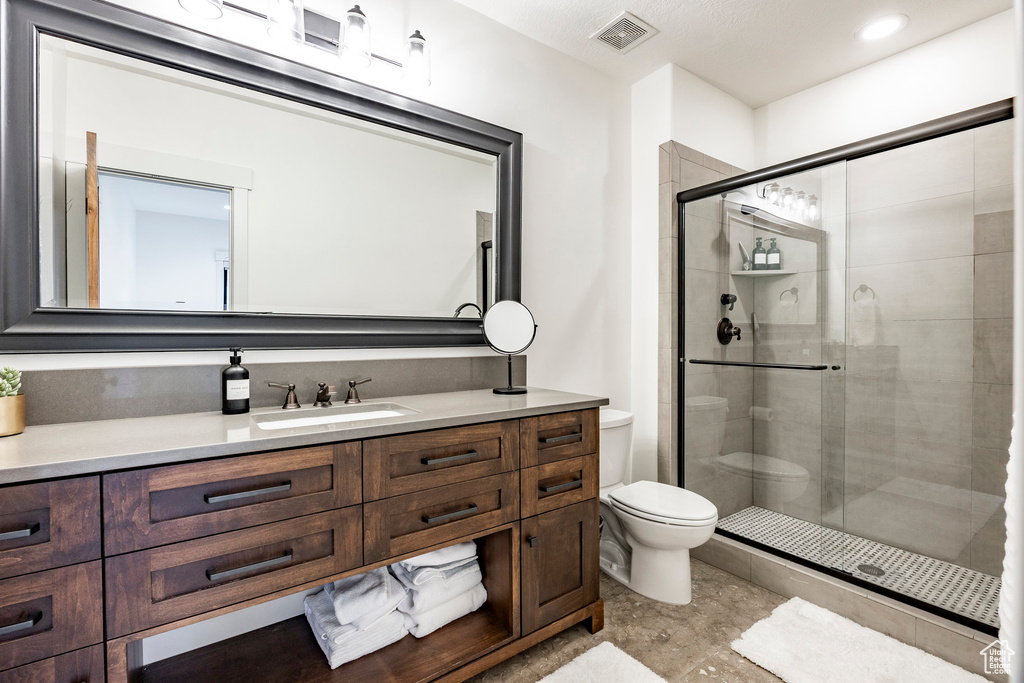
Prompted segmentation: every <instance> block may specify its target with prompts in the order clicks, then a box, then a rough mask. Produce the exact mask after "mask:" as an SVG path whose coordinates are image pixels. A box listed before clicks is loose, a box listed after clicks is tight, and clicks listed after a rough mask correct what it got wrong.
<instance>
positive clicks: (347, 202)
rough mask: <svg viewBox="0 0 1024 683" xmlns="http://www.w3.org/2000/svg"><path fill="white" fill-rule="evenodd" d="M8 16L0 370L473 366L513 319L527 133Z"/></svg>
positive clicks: (244, 60) (158, 43)
mask: <svg viewBox="0 0 1024 683" xmlns="http://www.w3.org/2000/svg"><path fill="white" fill-rule="evenodd" d="M0 2H2V6H3V12H4V21H5V24H6V32H5V34H4V36H3V38H2V40H3V41H4V45H3V46H2V48H3V54H4V56H5V59H4V62H3V65H2V68H3V77H4V79H5V81H4V82H5V84H6V87H5V88H4V92H3V94H2V106H3V114H4V115H3V124H2V131H0V145H2V152H3V158H2V169H0V171H2V176H0V183H2V189H0V191H2V194H0V212H2V219H3V223H2V226H0V259H2V263H3V273H2V275H0V278H2V282H3V295H2V299H0V322H2V330H0V351H15V352H17V351H23V352H45V351H108V350H148V349H202V348H223V347H227V346H243V347H249V348H323V347H374V346H377V347H379V346H453V345H473V344H480V343H483V339H482V337H481V334H480V320H479V317H477V314H476V311H477V310H481V311H482V310H486V309H487V308H488V306H489V305H490V304H491V303H493V302H494V301H497V300H503V299H512V300H518V299H519V292H520V269H521V264H520V260H521V247H520V242H521V239H520V210H521V207H520V205H521V187H522V183H521V173H522V170H521V169H522V137H521V135H520V134H518V133H516V132H514V131H510V130H507V129H504V128H501V127H498V126H495V125H492V124H489V123H485V122H482V121H479V120H476V119H472V118H469V117H466V116H462V115H460V114H456V113H453V112H450V111H447V110H443V109H439V108H437V107H434V106H431V105H427V104H424V103H422V102H418V101H416V100H411V99H408V98H405V97H402V96H399V95H396V94H393V93H389V92H386V91H383V90H379V89H376V88H373V87H370V86H366V85H363V84H360V83H357V82H354V81H350V80H347V79H345V78H342V77H340V76H336V75H333V74H329V73H326V72H323V71H319V70H316V69H313V68H311V67H307V66H303V65H300V64H297V63H294V62H290V61H287V60H285V59H282V58H278V57H275V56H271V55H268V54H265V53H262V52H258V51H255V50H251V49H249V48H246V47H244V46H240V45H236V44H234V43H229V42H226V41H223V40H220V39H217V38H214V37H211V36H207V35H204V34H199V33H195V32H193V31H190V30H188V29H185V28H182V27H178V26H175V25H170V24H167V23H164V22H162V21H160V20H157V19H154V18H152V17H148V16H145V15H141V14H137V13H135V12H131V11H129V10H125V9H123V8H119V7H115V6H112V5H107V4H104V3H102V2H97V1H95V0H61V1H60V2H57V1H56V0H0ZM465 309H468V310H465ZM460 310H464V311H465V312H464V313H463V316H466V315H467V313H468V314H469V316H468V317H456V315H457V312H458V311H460Z"/></svg>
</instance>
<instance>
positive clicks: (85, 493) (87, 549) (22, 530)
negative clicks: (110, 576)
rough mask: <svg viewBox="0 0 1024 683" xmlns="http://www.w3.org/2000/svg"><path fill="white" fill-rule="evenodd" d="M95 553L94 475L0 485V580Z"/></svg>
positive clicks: (97, 544)
mask: <svg viewBox="0 0 1024 683" xmlns="http://www.w3.org/2000/svg"><path fill="white" fill-rule="evenodd" d="M99 556H100V478H99V477H79V478H78V479H65V480H63V481H51V482H44V483H41V484H26V485H23V486H8V487H6V488H2V489H0V579H3V578H7V577H9V576H17V575H18V574H27V573H29V572H37V571H41V570H43V569H52V568H53V567H60V566H63V565H67V564H75V563H77V562H86V561H88V560H95V559H98V558H99Z"/></svg>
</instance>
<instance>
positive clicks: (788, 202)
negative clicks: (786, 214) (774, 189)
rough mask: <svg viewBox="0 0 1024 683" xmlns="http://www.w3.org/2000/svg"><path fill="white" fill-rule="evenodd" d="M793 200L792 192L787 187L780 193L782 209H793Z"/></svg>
mask: <svg viewBox="0 0 1024 683" xmlns="http://www.w3.org/2000/svg"><path fill="white" fill-rule="evenodd" d="M794 200H795V197H794V196H793V190H791V189H790V188H788V187H787V188H786V189H785V190H783V191H782V206H783V207H785V208H787V209H792V208H793V201H794Z"/></svg>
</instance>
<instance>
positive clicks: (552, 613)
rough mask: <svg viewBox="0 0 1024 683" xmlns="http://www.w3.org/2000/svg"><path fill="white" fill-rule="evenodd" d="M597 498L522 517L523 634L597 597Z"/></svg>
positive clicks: (598, 590)
mask: <svg viewBox="0 0 1024 683" xmlns="http://www.w3.org/2000/svg"><path fill="white" fill-rule="evenodd" d="M598 520H599V513H598V503H597V498H592V499H590V500H587V501H584V502H582V503H576V504H575V505H570V506H569V507H567V508H562V509H560V510H554V511H552V512H545V513H544V514H542V515H538V516H536V517H530V518H529V519H524V520H523V526H522V533H521V536H522V550H521V556H522V558H523V560H522V563H523V564H522V567H523V569H522V604H523V633H524V634H527V633H533V632H534V631H536V630H537V629H539V628H541V627H542V626H547V625H548V624H550V623H552V622H554V621H556V620H558V619H561V618H562V617H564V616H565V615H566V614H571V613H572V612H575V611H576V610H578V609H581V608H583V607H585V606H587V605H589V604H591V603H592V602H594V601H596V600H597V599H598V597H599V595H600V587H599V578H600V576H599V574H598V572H599V567H598V552H599V545H600V537H599V535H598Z"/></svg>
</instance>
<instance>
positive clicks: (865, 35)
mask: <svg viewBox="0 0 1024 683" xmlns="http://www.w3.org/2000/svg"><path fill="white" fill-rule="evenodd" d="M909 22H910V18H909V17H908V16H907V15H906V14H887V15H885V16H884V17H878V18H877V19H873V20H871V21H869V22H868V23H866V24H864V25H863V26H861V27H860V28H859V29H858V30H857V38H858V40H867V41H871V40H879V39H881V38H888V37H889V36H891V35H893V34H894V33H899V32H900V31H902V30H903V29H904V28H905V27H906V25H907V24H908V23H909Z"/></svg>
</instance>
